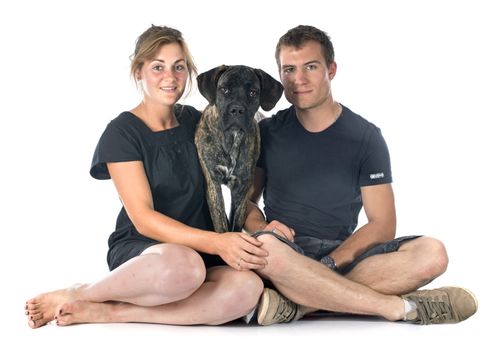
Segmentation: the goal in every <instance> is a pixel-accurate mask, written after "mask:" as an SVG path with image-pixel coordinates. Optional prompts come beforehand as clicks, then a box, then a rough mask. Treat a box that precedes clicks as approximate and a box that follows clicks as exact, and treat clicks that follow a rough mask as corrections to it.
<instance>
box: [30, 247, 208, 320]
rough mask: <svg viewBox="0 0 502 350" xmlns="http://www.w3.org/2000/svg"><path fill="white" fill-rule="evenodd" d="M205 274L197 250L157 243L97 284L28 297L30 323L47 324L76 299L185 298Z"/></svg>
mask: <svg viewBox="0 0 502 350" xmlns="http://www.w3.org/2000/svg"><path fill="white" fill-rule="evenodd" d="M205 273H206V269H205V266H204V262H203V261H202V258H201V257H200V255H199V254H198V253H197V252H196V251H194V250H193V249H190V248H187V247H184V246H180V245H175V244H157V245H154V246H151V247H149V248H147V249H146V250H145V251H144V252H143V254H141V255H140V256H137V257H135V258H132V259H131V260H129V261H127V262H126V263H124V264H123V265H121V266H119V267H118V268H116V269H115V270H113V271H112V272H110V274H108V275H107V276H106V277H105V278H103V279H102V280H100V281H98V282H96V283H93V284H82V285H76V286H73V287H70V288H66V289H60V290H57V291H53V292H49V293H44V294H40V295H39V296H37V297H35V298H33V299H30V300H28V301H27V302H26V314H27V316H28V324H29V326H30V327H32V328H37V327H40V326H43V325H44V324H46V323H47V322H50V321H52V320H53V319H54V316H55V314H56V310H57V309H58V307H59V306H60V305H62V304H63V303H67V302H71V301H76V300H81V301H90V302H104V301H110V300H113V301H121V302H127V303H132V304H137V305H142V306H155V305H162V304H166V303H170V302H173V301H177V300H182V299H185V298H187V297H188V296H190V295H191V294H192V293H193V292H195V291H196V290H197V289H199V287H200V286H201V285H202V283H203V282H204V279H205Z"/></svg>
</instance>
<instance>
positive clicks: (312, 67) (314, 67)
mask: <svg viewBox="0 0 502 350" xmlns="http://www.w3.org/2000/svg"><path fill="white" fill-rule="evenodd" d="M314 69H317V66H316V65H315V64H309V65H308V66H307V70H314Z"/></svg>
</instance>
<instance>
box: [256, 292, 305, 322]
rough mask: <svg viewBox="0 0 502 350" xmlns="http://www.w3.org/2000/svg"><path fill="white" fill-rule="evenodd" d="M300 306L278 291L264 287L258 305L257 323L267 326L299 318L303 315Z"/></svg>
mask: <svg viewBox="0 0 502 350" xmlns="http://www.w3.org/2000/svg"><path fill="white" fill-rule="evenodd" d="M301 309H302V307H301V306H299V305H297V304H295V303H293V302H292V301H291V300H289V299H286V298H285V297H284V296H283V295H281V294H280V293H279V292H277V291H275V290H273V289H269V288H265V289H264V290H263V294H262V295H261V298H260V302H259V305H258V324H259V325H262V326H269V325H271V324H274V323H284V322H291V321H296V320H299V319H300V318H302V317H303V315H304V312H302V310H301Z"/></svg>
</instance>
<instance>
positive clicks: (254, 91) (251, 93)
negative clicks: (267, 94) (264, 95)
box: [249, 90, 258, 97]
mask: <svg viewBox="0 0 502 350" xmlns="http://www.w3.org/2000/svg"><path fill="white" fill-rule="evenodd" d="M257 95H258V91H256V90H250V91H249V96H251V97H256V96H257Z"/></svg>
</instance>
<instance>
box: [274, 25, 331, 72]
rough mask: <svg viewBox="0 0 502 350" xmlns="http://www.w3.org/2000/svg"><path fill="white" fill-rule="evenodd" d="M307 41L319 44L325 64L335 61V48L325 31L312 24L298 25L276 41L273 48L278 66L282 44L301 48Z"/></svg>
mask: <svg viewBox="0 0 502 350" xmlns="http://www.w3.org/2000/svg"><path fill="white" fill-rule="evenodd" d="M308 41H315V42H318V43H319V44H320V45H321V48H322V51H323V54H324V59H325V60H326V65H328V66H329V65H330V64H331V63H333V62H334V61H335V50H334V49H333V44H332V43H331V39H330V37H329V35H328V34H326V32H323V31H322V30H320V29H317V28H316V27H312V26H306V25H299V26H297V27H295V28H292V29H290V30H288V31H287V32H286V34H284V35H283V36H281V38H280V39H279V42H278V43H277V46H276V48H275V60H276V61H277V65H278V66H279V67H280V65H281V63H280V62H279V53H280V51H281V48H282V47H283V46H293V47H295V48H298V49H299V48H301V47H302V46H303V45H305V44H306V43H307V42H308Z"/></svg>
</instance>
